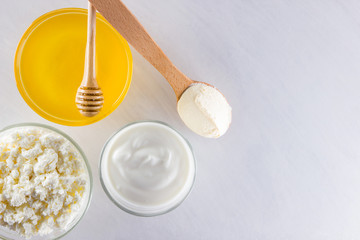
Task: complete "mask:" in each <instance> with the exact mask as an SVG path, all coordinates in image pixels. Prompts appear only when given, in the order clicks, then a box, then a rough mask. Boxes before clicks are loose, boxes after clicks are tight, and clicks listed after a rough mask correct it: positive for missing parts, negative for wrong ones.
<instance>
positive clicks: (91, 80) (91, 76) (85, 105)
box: [75, 2, 104, 117]
mask: <svg viewBox="0 0 360 240" xmlns="http://www.w3.org/2000/svg"><path fill="white" fill-rule="evenodd" d="M88 6H89V8H88V9H89V10H88V32H87V43H86V53H85V68H84V76H83V80H82V82H81V85H80V87H79V88H78V91H77V93H76V100H75V102H76V106H77V108H78V109H79V111H80V113H81V114H82V115H84V116H85V117H93V116H95V115H97V114H98V113H99V112H100V110H101V109H102V107H103V104H104V97H103V93H102V91H101V88H100V87H99V85H98V84H97V81H96V68H95V35H96V9H95V8H94V6H93V5H92V4H91V3H90V2H89V4H88Z"/></svg>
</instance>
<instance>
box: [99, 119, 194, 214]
mask: <svg viewBox="0 0 360 240" xmlns="http://www.w3.org/2000/svg"><path fill="white" fill-rule="evenodd" d="M99 170H100V179H101V184H102V186H103V188H104V191H105V192H106V194H107V195H108V197H109V198H110V199H111V200H112V201H113V202H114V203H115V204H116V205H117V206H118V207H119V208H121V209H123V210H124V211H126V212H128V213H131V214H134V215H137V216H144V217H147V216H156V215H160V214H164V213H167V212H169V211H171V210H173V209H174V208H176V207H177V206H179V205H180V204H181V203H182V202H183V201H184V200H185V198H186V197H187V196H188V194H189V193H190V191H191V189H192V186H193V184H194V180H195V175H196V163H195V158H194V154H193V152H192V149H191V146H190V144H189V142H188V141H187V140H186V139H185V138H184V137H183V136H182V135H180V134H179V133H178V132H177V131H176V130H174V129H173V128H171V127H170V126H168V125H166V124H164V123H162V122H156V121H146V122H135V123H131V124H129V125H127V126H125V127H123V128H122V129H120V130H119V131H117V132H116V133H115V134H114V135H113V136H112V137H111V138H110V139H109V140H108V141H107V143H106V144H105V146H104V148H103V151H102V154H101V160H100V166H99Z"/></svg>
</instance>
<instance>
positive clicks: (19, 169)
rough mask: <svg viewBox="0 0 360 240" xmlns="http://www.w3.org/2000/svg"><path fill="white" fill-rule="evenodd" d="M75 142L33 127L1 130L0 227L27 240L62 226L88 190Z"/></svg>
mask: <svg viewBox="0 0 360 240" xmlns="http://www.w3.org/2000/svg"><path fill="white" fill-rule="evenodd" d="M88 179H89V176H88V172H87V169H86V165H85V163H84V160H83V158H82V156H81V154H80V153H79V151H78V150H77V149H76V148H75V146H74V145H73V144H72V143H71V142H70V141H69V140H67V139H66V138H64V137H63V136H61V135H60V134H58V133H56V132H54V131H51V130H48V129H45V128H42V127H35V126H27V127H17V128H12V129H9V130H6V131H4V132H2V133H0V225H1V226H3V227H6V228H9V229H11V230H14V231H16V232H18V233H19V234H21V235H22V236H24V237H26V238H30V237H32V236H36V235H41V236H43V235H47V234H50V233H52V232H53V231H57V230H65V229H66V228H67V226H68V225H69V223H71V222H72V221H73V220H74V218H75V217H76V216H77V215H78V212H79V209H80V206H82V205H84V199H85V195H86V194H88V190H89V189H88V188H89V180H88Z"/></svg>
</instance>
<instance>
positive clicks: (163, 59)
mask: <svg viewBox="0 0 360 240" xmlns="http://www.w3.org/2000/svg"><path fill="white" fill-rule="evenodd" d="M89 1H90V2H91V3H92V4H93V5H94V6H95V7H96V9H97V10H98V11H99V12H100V13H101V15H103V16H104V17H105V18H106V20H108V21H109V23H110V24H111V25H112V26H113V27H114V28H115V29H116V30H117V31H118V32H119V33H120V34H121V35H122V36H123V37H124V38H125V39H126V40H127V41H128V42H129V43H130V44H131V45H132V46H133V47H134V48H135V49H136V50H137V51H138V52H139V53H140V54H141V55H142V56H143V57H144V58H145V59H146V60H148V61H149V62H150V63H151V64H152V65H153V66H154V67H155V68H156V69H157V70H158V71H159V72H160V73H161V74H162V75H163V76H164V77H165V79H166V80H167V81H168V82H169V84H170V85H171V87H172V88H173V90H174V92H175V94H176V97H177V100H179V99H180V97H181V94H182V93H183V92H184V91H185V90H186V89H187V88H188V87H189V86H190V85H191V84H193V83H195V82H196V81H193V80H191V79H190V78H188V77H187V76H185V74H183V73H182V72H181V71H180V70H179V69H177V68H176V67H175V65H174V64H173V63H172V62H171V61H170V60H169V58H168V57H167V56H166V55H165V54H164V52H163V51H162V50H161V49H160V47H159V46H158V45H157V44H156V43H155V41H154V40H153V39H152V38H151V37H150V35H149V34H148V33H147V32H146V30H145V29H144V27H143V26H142V25H141V24H140V22H139V21H138V20H137V19H136V17H135V16H134V15H133V14H132V13H131V12H130V11H129V9H128V8H127V7H126V6H125V5H124V4H123V3H122V2H121V1H120V0H89ZM207 85H208V84H207Z"/></svg>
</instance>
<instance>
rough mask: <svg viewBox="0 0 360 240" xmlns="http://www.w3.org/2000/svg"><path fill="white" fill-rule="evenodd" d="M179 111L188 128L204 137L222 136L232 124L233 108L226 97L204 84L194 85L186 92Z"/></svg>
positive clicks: (182, 97)
mask: <svg viewBox="0 0 360 240" xmlns="http://www.w3.org/2000/svg"><path fill="white" fill-rule="evenodd" d="M177 110H178V113H179V115H180V117H181V119H182V120H183V121H184V123H185V124H186V126H188V127H189V128H190V129H191V130H192V131H194V132H195V133H197V134H199V135H201V136H204V137H210V138H217V137H220V136H222V135H223V134H224V133H225V132H226V131H227V129H228V128H229V126H230V123H231V107H230V105H229V103H228V102H227V101H226V99H225V97H224V96H223V95H222V94H221V93H220V92H219V91H218V90H216V88H214V87H210V86H208V85H206V84H203V83H196V84H193V85H191V86H190V87H189V88H188V89H186V90H185V91H184V93H183V94H182V95H181V97H180V99H179V101H178V104H177Z"/></svg>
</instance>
